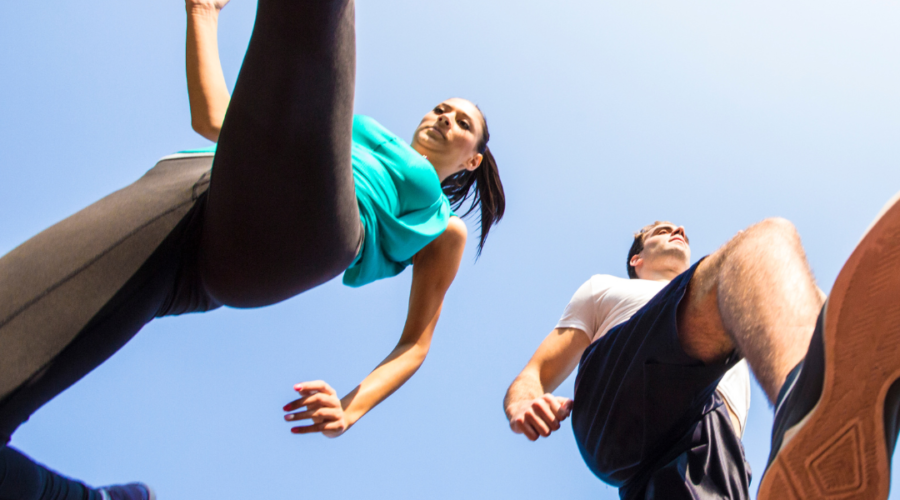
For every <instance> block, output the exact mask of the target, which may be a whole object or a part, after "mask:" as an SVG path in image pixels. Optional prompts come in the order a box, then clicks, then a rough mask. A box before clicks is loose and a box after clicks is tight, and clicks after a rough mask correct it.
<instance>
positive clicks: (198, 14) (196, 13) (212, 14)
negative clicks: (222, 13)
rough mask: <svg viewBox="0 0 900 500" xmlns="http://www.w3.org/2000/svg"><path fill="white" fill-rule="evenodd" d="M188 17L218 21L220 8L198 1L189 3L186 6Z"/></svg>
mask: <svg viewBox="0 0 900 500" xmlns="http://www.w3.org/2000/svg"><path fill="white" fill-rule="evenodd" d="M185 9H186V10H187V13H188V17H192V18H199V19H204V20H218V19H219V10H220V9H219V8H218V7H217V6H216V5H214V4H211V3H208V2H203V1H201V0H198V1H188V2H187V3H186V4H185Z"/></svg>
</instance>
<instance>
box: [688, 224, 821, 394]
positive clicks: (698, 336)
mask: <svg viewBox="0 0 900 500" xmlns="http://www.w3.org/2000/svg"><path fill="white" fill-rule="evenodd" d="M824 300H825V297H824V295H823V294H822V293H821V291H820V290H819V288H818V286H817V285H816V282H815V279H814V278H813V276H812V272H811V271H810V269H809V264H808V263H807V261H806V254H805V252H804V251H803V247H802V246H801V244H800V237H799V235H798V234H797V231H796V229H795V228H794V227H793V225H792V224H791V223H790V222H788V221H786V220H784V219H767V220H765V221H763V222H760V223H759V224H755V225H753V226H751V227H750V228H748V229H747V230H745V231H743V232H741V233H740V234H738V235H737V236H735V237H734V238H733V239H732V240H731V241H729V242H728V243H727V244H725V246H723V247H722V248H720V249H719V250H717V251H716V252H715V253H713V254H712V255H710V256H709V257H708V258H707V259H706V260H704V261H703V262H702V263H701V264H700V265H699V266H698V268H697V271H696V273H695V274H694V278H693V279H692V280H691V285H690V287H689V289H688V294H687V297H686V300H685V301H683V302H682V305H681V309H680V311H679V325H678V326H679V339H680V340H681V344H682V347H683V348H684V350H685V352H686V353H687V354H689V355H691V356H693V357H695V358H697V359H699V360H701V361H703V362H705V363H714V362H721V361H722V360H724V359H725V358H726V357H727V356H728V355H729V354H730V353H731V352H732V351H733V350H734V349H738V350H739V351H740V352H741V353H742V354H743V355H744V357H746V358H747V361H748V362H749V364H750V367H751V369H752V370H753V373H754V374H755V375H756V378H757V380H758V381H759V383H760V385H761V386H762V388H763V390H764V391H765V392H766V395H767V396H768V398H769V401H770V402H774V401H775V399H776V398H777V396H778V391H779V390H780V389H781V385H782V384H783V383H784V380H785V377H786V376H787V374H788V372H790V370H791V369H792V368H793V367H794V366H796V364H797V363H798V362H800V360H801V359H803V356H804V355H805V354H806V348H807V346H808V345H809V340H810V337H811V336H812V333H813V330H814V328H815V325H816V318H817V317H818V314H819V311H820V310H821V308H822V304H824Z"/></svg>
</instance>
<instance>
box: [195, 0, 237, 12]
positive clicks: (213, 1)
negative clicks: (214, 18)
mask: <svg viewBox="0 0 900 500" xmlns="http://www.w3.org/2000/svg"><path fill="white" fill-rule="evenodd" d="M228 2H229V0H184V6H185V8H186V9H187V10H188V11H190V10H192V9H195V8H203V9H215V10H216V12H218V11H220V10H222V8H224V7H225V6H226V5H228Z"/></svg>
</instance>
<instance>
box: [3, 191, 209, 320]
mask: <svg viewBox="0 0 900 500" xmlns="http://www.w3.org/2000/svg"><path fill="white" fill-rule="evenodd" d="M195 186H196V184H195ZM192 198H193V197H192ZM192 203H195V200H194V199H191V200H190V201H186V202H184V203H179V204H178V205H175V206H174V207H172V208H170V209H168V210H166V211H165V212H163V213H161V214H159V215H157V216H156V217H154V218H152V219H150V220H149V221H147V222H145V223H144V224H141V225H140V226H138V227H137V228H135V229H133V230H131V231H130V232H129V233H128V234H126V235H125V236H123V237H122V238H120V239H119V240H118V241H116V242H115V243H113V244H112V245H110V246H109V248H107V249H106V250H104V251H102V252H100V253H99V254H97V255H95V256H94V257H93V258H91V259H90V260H89V261H88V262H87V263H85V264H83V265H82V266H80V267H79V268H78V269H76V270H74V271H72V272H71V273H69V274H68V275H67V276H66V277H65V278H63V279H61V280H60V281H59V282H57V283H56V284H54V285H52V286H50V287H48V288H47V289H45V290H44V291H43V292H41V293H40V294H38V295H37V297H35V298H33V299H31V300H29V301H28V302H26V303H25V304H24V305H23V306H22V307H20V308H18V309H16V310H15V311H13V312H12V314H10V315H9V316H8V317H6V318H3V319H2V320H0V328H3V327H4V326H6V325H7V323H9V322H10V321H12V320H14V319H15V318H16V316H18V315H20V314H22V313H23V312H25V311H26V310H27V309H28V308H29V307H31V306H33V305H34V304H35V303H37V302H38V301H39V300H41V299H43V298H44V297H46V296H47V295H49V294H50V293H52V292H53V291H54V290H56V289H57V288H59V287H61V286H62V285H64V284H65V283H66V282H68V281H69V280H71V279H72V278H74V277H75V276H77V275H78V274H80V273H81V272H82V271H84V270H85V269H87V268H88V267H90V266H91V265H93V264H94V263H95V262H97V261H98V260H100V259H101V258H102V257H103V256H104V255H106V254H108V253H109V252H111V251H113V249H115V248H116V247H118V246H119V245H121V244H122V243H124V242H125V240H127V239H129V238H131V237H132V236H134V235H135V234H137V233H138V232H140V231H141V230H143V229H144V228H146V227H147V226H149V225H150V224H153V223H154V222H156V221H158V220H159V219H161V218H163V217H165V216H166V215H169V214H170V213H172V212H174V211H176V210H178V209H180V208H181V207H183V206H185V205H190V204H192Z"/></svg>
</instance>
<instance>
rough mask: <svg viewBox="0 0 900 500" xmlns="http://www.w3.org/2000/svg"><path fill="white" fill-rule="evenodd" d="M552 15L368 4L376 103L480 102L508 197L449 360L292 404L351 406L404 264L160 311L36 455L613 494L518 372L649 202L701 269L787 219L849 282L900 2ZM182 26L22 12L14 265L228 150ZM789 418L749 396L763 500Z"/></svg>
mask: <svg viewBox="0 0 900 500" xmlns="http://www.w3.org/2000/svg"><path fill="white" fill-rule="evenodd" d="M550 4H551V3H550V2H538V1H531V0H520V1H517V2H511V1H496V2H483V1H475V0H459V1H456V2H442V3H432V2H414V1H394V0H391V1H381V2H377V3H376V2H374V1H372V0H360V1H359V3H358V5H357V38H358V69H357V93H356V103H355V106H356V110H357V112H358V113H363V114H367V115H371V116H373V117H375V118H376V119H377V120H379V121H380V122H382V123H383V124H384V125H386V126H387V127H388V128H390V129H391V130H393V131H395V132H396V133H398V134H399V135H401V136H402V137H408V136H410V135H411V133H412V130H413V128H414V127H415V125H416V124H417V123H418V120H419V119H420V117H421V115H422V114H424V113H425V112H426V111H427V110H428V109H430V107H431V106H433V105H434V104H436V103H437V102H439V101H441V100H443V99H445V98H447V97H450V96H462V97H467V98H469V99H472V100H474V101H475V102H477V103H478V104H479V105H481V107H482V108H483V109H484V111H485V113H486V115H487V117H488V120H489V123H490V127H491V132H492V141H491V148H492V150H493V151H494V154H495V155H496V157H497V159H498V162H499V166H500V169H501V173H502V176H503V181H504V184H505V186H506V190H507V196H508V206H507V216H506V218H505V219H504V220H503V221H502V222H501V223H500V225H498V226H497V227H496V228H495V229H494V231H492V233H491V237H490V239H489V240H488V243H487V246H486V247H485V251H484V254H483V256H482V257H481V259H480V260H479V261H478V262H477V263H475V262H474V255H475V252H474V242H475V241H476V239H475V238H470V247H469V248H468V249H467V252H466V256H465V257H464V262H463V265H462V267H461V269H460V272H459V275H458V277H457V280H456V282H455V283H454V285H453V287H452V288H451V290H450V292H449V294H448V296H447V299H446V303H445V307H444V314H443V316H442V318H441V321H440V323H439V325H438V329H437V332H436V334H435V340H434V344H433V347H432V352H431V354H430V355H429V357H428V359H427V361H426V362H425V365H424V366H423V367H422V369H421V370H420V371H419V373H418V374H417V375H416V376H415V377H414V378H413V379H412V380H411V381H410V382H409V383H408V384H407V385H406V386H404V387H403V388H402V389H401V390H400V391H398V392H397V393H396V394H395V395H394V396H392V397H391V398H390V399H389V400H387V401H386V402H385V403H383V404H382V405H381V406H379V407H378V408H376V409H375V410H374V411H373V412H371V413H370V414H369V415H367V416H366V417H364V418H363V419H362V420H361V421H360V422H359V423H358V424H357V425H356V426H355V427H354V428H353V429H352V430H351V431H350V432H348V433H347V434H346V435H344V436H342V437H340V438H339V439H336V440H328V439H325V438H323V437H321V436H294V435H291V434H290V433H289V432H288V425H287V424H285V423H284V422H283V421H282V420H281V416H282V412H281V411H280V408H281V406H282V405H283V404H285V403H286V402H288V401H289V400H291V399H292V392H291V386H292V385H293V384H294V383H296V382H299V381H303V380H309V379H317V378H322V379H325V380H326V381H328V382H329V383H330V384H331V385H332V386H334V387H335V388H336V389H337V390H338V391H339V392H341V393H342V394H343V393H345V392H347V391H349V390H350V389H352V388H353V387H354V386H355V385H356V384H357V383H358V382H359V381H360V380H361V379H362V377H364V376H365V374H366V373H368V371H369V370H370V369H371V368H373V367H374V366H375V365H376V364H377V363H378V362H379V361H380V360H381V359H382V358H383V357H384V356H385V355H386V354H387V353H388V352H389V351H390V349H391V348H392V347H393V345H394V343H395V342H396V339H397V338H398V336H399V333H400V329H401V327H402V324H403V319H404V317H405V307H406V301H407V294H408V287H409V278H410V273H409V272H406V273H404V274H403V275H401V276H400V277H398V278H396V279H392V280H386V281H382V282H378V283H376V284H373V285H371V286H366V287H364V288H362V289H358V290H354V289H349V288H347V287H344V286H342V285H341V284H340V282H339V280H335V281H333V282H331V283H328V284H326V285H324V286H322V287H319V288H317V289H315V290H313V291H311V292H309V293H306V294H304V295H302V296H300V297H296V298H294V299H292V300H289V301H286V302H284V303H281V304H278V305H276V306H273V307H268V308H264V309H259V310H250V311H239V310H219V311H216V312H213V313H209V314H203V315H191V316H186V317H179V318H168V319H163V320H159V321H155V322H153V323H151V324H150V325H148V326H147V327H146V328H145V329H144V330H143V331H142V332H141V333H140V334H139V335H138V336H137V337H136V338H135V339H134V340H133V341H132V342H131V343H130V344H128V345H127V346H126V347H125V348H124V349H122V350H121V351H120V352H119V353H118V354H117V355H116V356H114V357H113V358H112V359H111V360H110V361H109V362H107V363H106V364H104V365H102V366H101V367H100V368H98V369H97V370H95V371H94V372H93V373H91V374H90V375H89V376H88V377H86V378H85V379H84V380H82V381H81V382H79V383H78V384H76V385H75V386H74V387H72V388H71V389H70V390H68V391H67V392H65V393H64V394H62V395H61V396H59V397H58V398H56V399H55V400H54V401H52V402H51V403H50V404H48V405H47V406H45V407H44V408H43V409H42V410H40V411H39V412H38V413H37V414H35V415H34V417H33V418H32V419H31V421H30V422H28V423H27V424H26V425H24V426H23V427H22V428H21V429H20V430H19V432H18V433H17V434H16V435H15V436H14V438H13V444H14V445H16V446H18V447H20V448H21V449H23V450H24V451H25V452H27V453H29V454H30V455H32V456H33V457H35V458H36V459H38V460H40V461H42V462H44V463H46V464H47V465H49V466H51V467H53V468H55V469H57V470H60V471H62V472H64V473H66V474H69V475H71V476H74V477H77V478H81V479H83V480H85V481H87V482H89V483H92V484H105V483H113V482H124V481H130V480H143V481H146V482H148V483H150V484H152V485H153V486H154V487H156V488H157V490H158V492H159V493H160V497H161V498H162V499H182V498H184V499H187V498H225V499H227V498H247V497H251V498H262V497H268V498H301V497H303V498H306V497H310V496H312V497H324V496H326V495H340V496H341V497H345V498H355V497H363V498H374V499H378V498H391V499H407V498H408V499H421V498H429V499H444V498H460V497H464V498H475V499H480V498H486V499H487V498H491V499H495V498H542V497H548V496H551V497H554V498H588V497H590V498H617V495H616V492H615V490H614V489H613V488H610V487H608V486H606V485H604V484H602V483H600V482H599V481H598V480H597V479H595V478H594V477H593V476H592V475H591V474H590V472H589V471H588V470H587V468H586V467H585V466H584V464H583V463H582V461H581V459H580V457H579V455H578V451H577V449H576V446H575V443H574V440H573V438H572V434H571V427H570V426H569V425H568V424H566V425H565V426H564V427H563V429H562V430H561V431H560V432H559V433H558V435H554V436H552V437H551V438H550V439H548V440H542V441H540V442H538V443H531V442H528V441H527V440H525V439H524V438H523V437H521V436H516V435H513V434H512V433H511V432H509V431H508V428H507V424H506V421H505V418H504V416H503V411H502V404H501V400H502V397H503V394H504V392H505V390H506V387H507V386H508V384H509V383H510V381H511V380H512V379H513V377H514V376H515V375H516V374H517V373H518V371H519V370H520V369H521V368H522V366H523V365H524V364H525V362H526V361H527V359H528V357H529V356H530V355H531V353H532V352H533V350H534V349H535V348H536V347H537V345H538V344H539V343H540V340H541V339H542V338H543V337H544V336H545V335H546V334H547V332H548V331H549V330H550V329H551V328H552V327H553V326H554V324H555V321H556V319H557V318H558V316H559V314H560V313H561V311H562V308H563V307H564V306H565V304H566V303H567V301H568V299H569V298H570V296H571V294H572V293H573V292H574V291H575V289H576V288H577V287H578V286H579V285H580V284H581V283H582V282H584V281H585V280H586V279H587V278H588V277H589V276H590V275H591V274H596V273H608V274H614V275H619V276H624V261H625V255H626V252H627V250H628V246H629V244H630V235H631V232H632V231H634V230H635V229H637V228H639V227H641V226H643V225H644V224H646V223H647V222H649V221H652V220H654V219H669V220H673V221H676V222H678V223H680V224H684V225H685V226H686V228H687V231H688V233H689V235H690V237H691V242H692V246H693V253H694V258H695V259H696V258H699V257H700V256H702V255H705V254H707V253H709V252H711V251H713V250H715V249H716V248H717V247H718V246H719V245H721V244H722V243H724V242H725V241H727V239H728V238H729V237H730V236H731V235H733V234H734V233H736V232H737V231H738V230H740V229H742V228H744V227H746V226H747V225H749V224H752V223H753V222H756V221H758V220H760V219H762V218H764V217H768V216H776V215H777V216H782V217H786V218H788V219H790V220H792V221H793V222H794V223H795V224H796V225H797V227H798V229H799V231H800V234H801V236H802V237H803V241H804V244H805V245H806V247H807V251H808V256H809V259H810V262H811V264H812V267H813V269H814V271H815V273H816V276H817V278H818V279H819V280H820V282H821V283H820V284H821V286H822V288H823V289H825V290H826V291H828V290H829V289H830V287H831V283H832V281H833V280H834V278H835V276H836V275H837V273H838V271H839V270H840V267H841V265H842V264H843V262H844V260H845V259H846V258H847V256H848V255H849V254H850V252H851V251H852V249H853V246H854V245H855V243H856V241H857V240H858V238H859V237H860V235H861V234H862V232H863V230H864V229H865V228H866V226H867V225H868V223H869V222H870V220H871V218H872V217H874V215H875V214H876V213H877V212H878V210H879V209H880V207H881V205H882V204H883V203H884V202H885V201H886V200H887V199H888V198H889V197H890V196H891V195H892V194H893V193H894V192H896V191H897V190H900V169H898V153H900V141H898V134H900V118H898V117H900V94H898V92H897V89H898V88H900V69H898V64H897V61H898V60H900V32H898V30H897V29H896V26H897V21H898V17H900V6H897V4H896V3H892V2H886V1H867V2H861V3H860V2H856V3H852V4H850V3H846V2H812V1H800V2H793V3H791V4H790V5H785V4H784V3H783V2H776V1H773V0H762V1H759V2H752V3H750V2H712V1H688V2H678V3H672V2H664V1H657V0H649V1H646V2H586V1H585V2H554V3H553V4H554V5H553V6H552V7H551V6H550ZM255 8H256V4H255V2H252V1H250V0H232V3H231V4H230V5H229V6H228V7H227V8H226V9H225V10H224V11H223V13H222V17H221V28H220V50H221V54H222V62H223V66H224V69H225V75H226V79H227V80H228V82H229V86H230V85H231V84H233V82H234V80H235V78H236V76H237V72H238V70H239V67H240V63H241V59H242V57H243V52H244V49H245V48H246V44H247V40H248V38H249V34H250V30H251V28H252V23H253V16H254V11H255ZM184 30H185V17H184V9H183V5H182V4H181V3H180V2H179V1H177V0H170V1H167V2H144V3H142V4H140V3H137V2H125V3H119V2H109V1H97V2H4V3H3V4H2V5H0V68H2V70H0V151H2V154H3V159H2V161H0V228H2V231H0V253H5V252H7V251H9V250H10V249H12V248H14V247H15V246H16V245H18V244H19V243H21V242H22V241H24V240H25V239H27V238H29V237H30V236H32V235H33V234H35V233H36V232H37V231H39V230H41V229H43V228H44V227H47V226H48V225H50V224H52V223H54V222H56V221H58V220H60V219H62V218H63V217H65V216H67V215H69V214H71V213H73V212H74V211H76V210H78V209H80V208H82V207H84V206H86V205H88V204H90V203H91V202H93V201H95V200H96V199H98V198H100V197H102V196H104V195H106V194H108V193H109V192H111V191H113V190H115V189H118V188H120V187H122V186H124V185H127V184H128V183H130V182H132V181H133V180H134V179H136V178H137V177H139V176H140V175H141V174H142V173H143V172H145V171H146V170H147V169H149V168H151V167H152V166H153V164H154V163H155V161H156V160H157V159H158V158H159V157H161V156H163V155H166V154H168V153H171V152H174V151H177V150H182V149H188V148H192V147H199V146H204V145H206V144H208V143H207V142H206V141H205V140H204V139H202V138H200V137H199V136H197V135H196V134H194V133H193V132H192V131H191V129H190V120H189V109H188V103H187V93H186V87H185V80H184ZM470 228H474V225H473V224H470ZM473 232H474V230H473ZM558 393H559V394H561V395H571V393H572V378H570V379H569V380H568V381H567V382H566V383H565V384H564V385H563V387H562V388H561V389H560V390H559V391H558ZM770 425H771V411H770V410H769V408H768V405H767V404H766V403H765V400H764V397H763V396H762V393H761V392H759V390H758V388H755V389H754V394H753V403H752V409H751V413H750V419H749V422H748V429H747V433H746V434H745V436H744V443H745V447H746V451H747V455H748V457H749V459H750V461H751V464H752V466H753V469H754V471H755V478H754V484H753V486H752V489H753V491H754V492H755V491H756V486H757V484H758V478H759V477H760V475H761V473H762V471H763V467H764V465H765V458H766V456H767V454H768V448H769V444H768V443H769V427H770ZM892 498H900V495H897V494H895V495H892Z"/></svg>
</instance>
